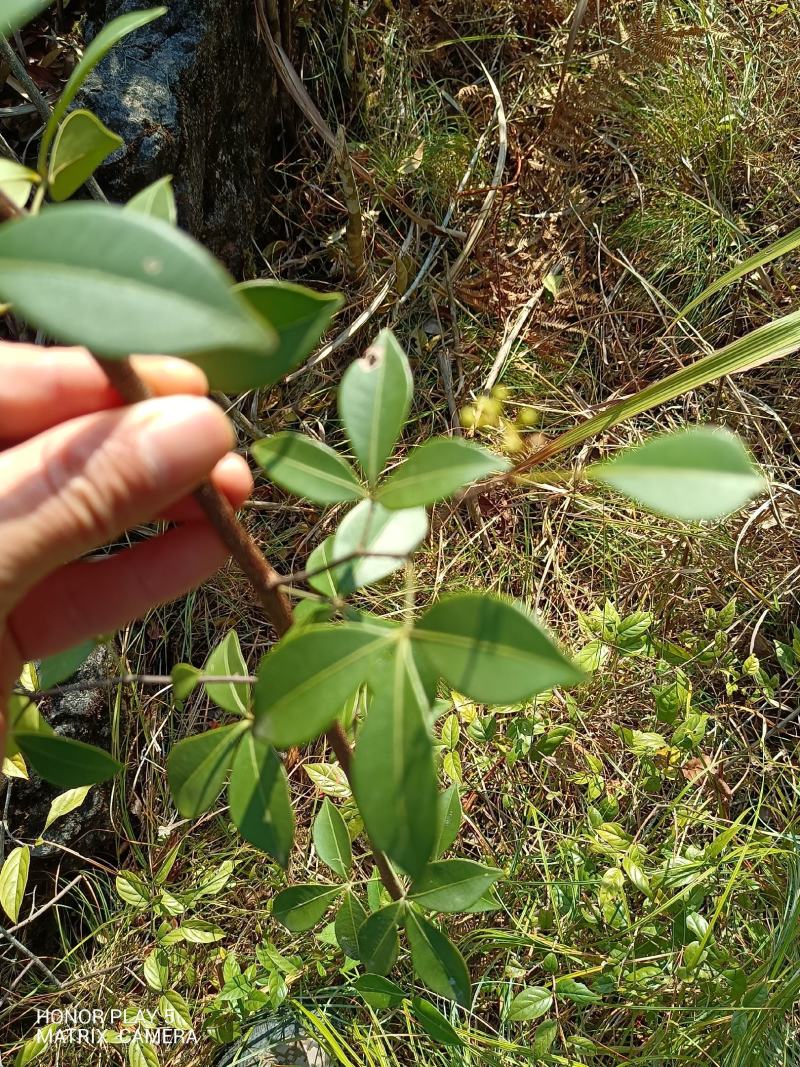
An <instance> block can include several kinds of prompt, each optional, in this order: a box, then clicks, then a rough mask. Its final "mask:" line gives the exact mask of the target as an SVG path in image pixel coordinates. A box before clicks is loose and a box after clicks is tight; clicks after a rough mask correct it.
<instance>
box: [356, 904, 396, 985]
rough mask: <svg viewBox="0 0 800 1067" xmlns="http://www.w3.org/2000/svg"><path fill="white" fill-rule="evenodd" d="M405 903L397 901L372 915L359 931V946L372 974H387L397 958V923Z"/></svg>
mask: <svg viewBox="0 0 800 1067" xmlns="http://www.w3.org/2000/svg"><path fill="white" fill-rule="evenodd" d="M402 911H403V904H402V903H401V902H399V901H395V902H394V903H392V904H387V905H386V907H385V908H381V909H380V911H376V912H375V913H374V914H372V915H370V916H369V918H368V919H367V920H366V921H365V922H364V924H363V926H362V927H361V929H360V930H359V931H358V946H359V951H360V953H361V957H360V958H361V961H362V963H363V964H364V966H365V967H366V969H367V970H368V971H369V972H370V973H372V974H386V972H387V971H390V970H391V969H392V967H393V966H394V964H395V960H396V959H397V953H398V951H399V948H400V945H399V942H398V939H397V924H398V923H399V921H400V918H401V915H402Z"/></svg>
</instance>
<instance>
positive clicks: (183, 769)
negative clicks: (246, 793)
mask: <svg viewBox="0 0 800 1067" xmlns="http://www.w3.org/2000/svg"><path fill="white" fill-rule="evenodd" d="M248 726H249V724H248V723H244V722H237V723H233V724H232V725H231V726H221V727H219V728H218V729H216V730H206V732H205V733H203V734H195V736H194V737H187V738H185V739H184V740H183V741H179V742H178V743H177V745H175V746H174V747H173V749H172V751H171V752H170V754H169V757H168V759H167V777H168V779H169V788H170V792H171V793H172V797H173V800H174V801H175V807H176V808H177V809H178V811H179V812H180V813H181V816H182V817H183V818H184V819H196V818H197V816H198V815H202V813H203V812H204V811H208V809H209V808H210V807H211V805H212V804H213V803H214V801H215V800H216V799H217V797H218V796H219V795H220V793H221V792H222V787H223V785H224V783H225V776H226V775H227V773H228V771H229V770H230V767H231V763H232V762H233V755H234V752H235V750H236V746H237V745H238V744H239V742H240V741H241V739H242V733H243V732H244V731H245V730H247V729H248Z"/></svg>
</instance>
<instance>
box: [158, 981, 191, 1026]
mask: <svg viewBox="0 0 800 1067" xmlns="http://www.w3.org/2000/svg"><path fill="white" fill-rule="evenodd" d="M158 1010H159V1012H160V1013H161V1017H162V1019H163V1020H164V1022H165V1023H166V1024H167V1026H168V1027H169V1028H171V1029H173V1030H191V1029H192V1012H191V1009H190V1007H189V1005H188V1004H187V1003H186V1001H185V1000H184V999H183V997H182V996H181V994H180V993H179V992H178V991H177V990H176V989H168V990H167V991H166V992H165V993H164V994H163V996H161V997H160V998H159V1001H158Z"/></svg>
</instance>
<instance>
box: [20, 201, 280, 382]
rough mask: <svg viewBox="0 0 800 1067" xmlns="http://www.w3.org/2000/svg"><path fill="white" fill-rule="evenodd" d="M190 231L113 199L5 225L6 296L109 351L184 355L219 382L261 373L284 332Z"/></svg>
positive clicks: (71, 338)
mask: <svg viewBox="0 0 800 1067" xmlns="http://www.w3.org/2000/svg"><path fill="white" fill-rule="evenodd" d="M231 282H232V279H231V278H230V277H229V276H228V274H226V272H225V271H224V270H223V268H222V267H221V266H220V265H219V264H218V263H217V262H216V261H215V260H214V259H213V258H212V256H211V255H210V254H209V253H208V252H207V251H206V250H205V249H204V248H203V247H202V245H200V244H198V243H197V242H196V241H194V240H192V238H191V237H189V236H187V235H186V234H184V233H182V232H181V231H180V230H178V229H176V228H175V227H174V226H170V225H168V224H167V223H166V222H162V221H161V220H160V219H154V218H148V217H147V216H145V215H138V214H135V213H133V212H130V211H125V210H123V209H122V208H118V207H113V206H111V205H110V204H94V203H73V204H64V205H61V206H59V207H58V209H55V208H53V209H50V210H48V211H44V212H42V213H41V214H40V215H29V216H27V217H25V218H22V219H18V220H16V221H14V222H9V223H6V224H5V225H4V226H2V227H1V228H0V299H2V300H3V301H5V302H7V303H11V304H13V305H14V307H15V310H16V311H17V313H18V314H19V315H21V316H22V317H23V318H25V319H26V320H27V321H28V323H29V324H30V325H31V326H35V327H36V328H37V329H40V330H42V331H43V332H44V333H46V334H48V335H50V336H51V337H53V338H54V339H55V340H57V341H61V342H63V343H66V344H79V345H85V346H86V347H87V348H89V349H90V350H91V351H93V352H96V353H98V354H99V355H103V356H105V357H107V358H110V359H124V358H127V356H128V355H129V354H130V353H131V352H139V353H141V354H143V355H147V354H153V353H161V354H163V355H172V356H183V357H185V358H187V359H191V360H192V362H193V363H197V364H198V365H199V366H200V367H202V368H203V370H204V371H205V372H206V374H207V375H208V377H209V380H210V382H211V385H212V387H213V388H215V389H226V390H228V391H230V392H240V391H242V390H244V389H249V388H252V387H254V386H257V385H258V384H259V382H260V381H261V377H262V373H263V366H264V360H265V359H266V357H267V356H268V355H269V353H270V351H271V350H272V348H273V347H274V344H275V335H274V333H272V332H271V331H269V330H267V328H266V327H265V326H264V325H263V324H262V323H260V322H259V321H258V320H256V319H255V318H253V316H252V315H251V314H250V312H249V310H248V309H247V307H246V306H245V305H244V304H243V303H242V302H241V300H240V298H239V297H237V296H236V294H235V293H233V292H232V291H231Z"/></svg>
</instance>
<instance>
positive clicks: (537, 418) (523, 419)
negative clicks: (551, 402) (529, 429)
mask: <svg viewBox="0 0 800 1067" xmlns="http://www.w3.org/2000/svg"><path fill="white" fill-rule="evenodd" d="M541 421H542V413H541V411H537V410H536V408H531V407H525V408H521V409H520V413H519V415H518V416H517V422H518V423H519V425H520V426H538V425H539V423H540V422H541Z"/></svg>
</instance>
